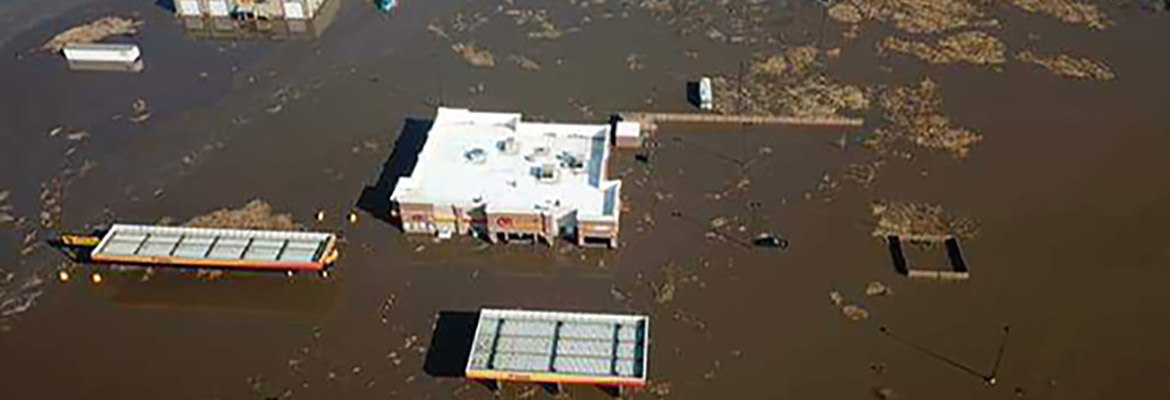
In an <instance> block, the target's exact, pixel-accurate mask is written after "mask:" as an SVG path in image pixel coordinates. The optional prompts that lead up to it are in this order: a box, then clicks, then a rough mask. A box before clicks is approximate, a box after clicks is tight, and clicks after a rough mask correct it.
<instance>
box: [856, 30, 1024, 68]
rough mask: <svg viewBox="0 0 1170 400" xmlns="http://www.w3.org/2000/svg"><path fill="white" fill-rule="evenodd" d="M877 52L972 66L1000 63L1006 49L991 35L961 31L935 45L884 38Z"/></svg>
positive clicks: (932, 62)
mask: <svg viewBox="0 0 1170 400" xmlns="http://www.w3.org/2000/svg"><path fill="white" fill-rule="evenodd" d="M878 48H879V49H880V50H893V51H897V52H900V53H906V54H910V55H913V56H915V57H918V58H919V59H921V60H922V61H926V62H928V63H931V64H951V63H955V62H967V63H971V64H975V65H991V64H1003V63H1004V62H1006V61H1007V59H1006V58H1005V57H1004V51H1005V50H1006V48H1007V47H1006V46H1004V44H1003V42H1002V41H1000V40H999V38H996V37H995V36H991V35H988V34H986V33H984V32H980V31H970V32H963V33H959V34H955V35H950V36H947V37H944V38H942V39H940V40H939V41H938V44H937V45H934V46H931V45H929V44H926V43H923V42H918V41H914V40H907V39H902V38H898V37H894V36H891V37H888V38H885V39H884V40H882V41H881V42H880V43H878Z"/></svg>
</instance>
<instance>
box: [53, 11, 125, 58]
mask: <svg viewBox="0 0 1170 400" xmlns="http://www.w3.org/2000/svg"><path fill="white" fill-rule="evenodd" d="M141 26H142V21H137V20H133V19H129V18H121V17H113V16H111V17H104V18H101V19H98V20H96V21H93V22H90V23H87V24H83V25H78V26H75V27H72V28H69V29H68V30H66V31H65V32H61V33H59V34H57V36H53V38H52V39H49V41H48V42H45V44H44V45H43V46H41V49H43V50H48V51H54V52H57V51H61V49H63V48H65V46H66V45H69V44H87V43H94V42H97V41H100V40H102V39H105V38H107V37H110V36H119V35H133V34H135V33H138V28H139V27H141Z"/></svg>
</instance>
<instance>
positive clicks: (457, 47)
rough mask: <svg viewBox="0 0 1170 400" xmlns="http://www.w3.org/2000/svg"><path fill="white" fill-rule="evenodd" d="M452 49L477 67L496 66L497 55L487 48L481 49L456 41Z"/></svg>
mask: <svg viewBox="0 0 1170 400" xmlns="http://www.w3.org/2000/svg"><path fill="white" fill-rule="evenodd" d="M451 51H454V52H455V54H458V55H459V56H460V57H463V60H464V61H467V63H468V64H471V65H472V66H475V67H480V68H492V67H495V66H496V57H495V56H493V55H492V53H491V52H490V51H487V49H479V48H476V47H475V46H473V45H470V44H463V43H455V44H453V45H451Z"/></svg>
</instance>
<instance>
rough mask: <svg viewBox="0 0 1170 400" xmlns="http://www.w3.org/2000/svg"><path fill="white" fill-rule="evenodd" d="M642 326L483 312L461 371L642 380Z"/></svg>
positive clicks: (619, 319) (572, 316)
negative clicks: (464, 367) (469, 353)
mask: <svg viewBox="0 0 1170 400" xmlns="http://www.w3.org/2000/svg"><path fill="white" fill-rule="evenodd" d="M648 325H649V318H648V317H646V316H638V315H615V314H588V313H572V312H549V311H524V310H493V309H484V310H482V311H480V314H479V324H478V326H477V327H476V333H475V339H474V342H473V343H472V348H471V355H470V357H469V358H468V361H467V371H468V372H469V375H470V374H471V373H472V372H475V371H484V372H501V373H522V374H524V373H529V374H553V375H578V376H582V377H583V378H586V379H587V378H591V377H596V378H598V379H599V380H600V379H606V378H623V379H634V380H641V381H645V379H646V358H647V357H646V356H647V352H646V350H647V342H648V340H649V331H648V328H649V326H648Z"/></svg>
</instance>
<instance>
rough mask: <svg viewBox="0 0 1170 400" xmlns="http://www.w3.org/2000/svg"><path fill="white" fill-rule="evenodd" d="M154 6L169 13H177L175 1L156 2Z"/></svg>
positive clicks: (162, 0) (157, 0)
mask: <svg viewBox="0 0 1170 400" xmlns="http://www.w3.org/2000/svg"><path fill="white" fill-rule="evenodd" d="M154 5H156V6H158V7H159V8H161V9H163V10H167V11H169V12H172V13H173V12H175V11H176V9H175V0H154Z"/></svg>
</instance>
